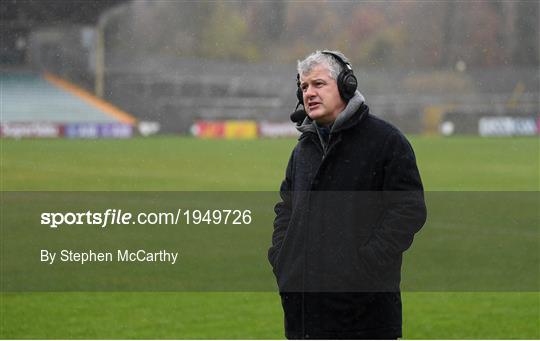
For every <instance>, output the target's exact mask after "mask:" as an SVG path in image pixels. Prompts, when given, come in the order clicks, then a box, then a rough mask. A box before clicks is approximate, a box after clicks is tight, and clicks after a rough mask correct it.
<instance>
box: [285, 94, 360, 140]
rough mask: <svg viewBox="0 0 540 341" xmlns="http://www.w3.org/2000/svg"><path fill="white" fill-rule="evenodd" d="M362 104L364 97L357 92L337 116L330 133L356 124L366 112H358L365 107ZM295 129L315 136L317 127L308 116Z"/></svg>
mask: <svg viewBox="0 0 540 341" xmlns="http://www.w3.org/2000/svg"><path fill="white" fill-rule="evenodd" d="M364 102H365V98H364V96H363V95H362V94H361V93H360V92H359V91H358V90H357V91H356V93H355V94H354V96H353V98H351V99H350V100H349V103H347V106H346V107H345V109H344V110H343V111H342V112H340V113H339V114H338V116H337V118H336V120H335V122H334V123H333V124H332V129H331V131H330V133H331V134H333V133H337V132H339V131H341V130H345V129H348V128H350V127H352V126H354V125H355V124H356V123H358V121H360V119H362V117H363V116H364V113H365V112H366V110H359V109H360V108H361V107H362V106H365V105H364ZM366 108H367V107H366ZM296 129H298V131H300V132H301V133H315V134H317V125H316V123H315V121H313V120H312V119H310V118H309V116H307V117H306V118H305V119H304V122H302V124H301V125H300V126H298V127H296Z"/></svg>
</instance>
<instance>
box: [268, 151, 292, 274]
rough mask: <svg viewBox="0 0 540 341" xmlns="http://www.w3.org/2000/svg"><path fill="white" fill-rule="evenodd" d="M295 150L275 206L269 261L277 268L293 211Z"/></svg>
mask: <svg viewBox="0 0 540 341" xmlns="http://www.w3.org/2000/svg"><path fill="white" fill-rule="evenodd" d="M293 159H294V151H293V153H292V154H291V157H290V158H289V163H288V165H287V170H286V172H285V179H284V180H283V182H282V183H281V187H280V190H279V195H280V197H281V201H280V202H278V203H277V204H276V206H275V207H274V212H275V213H276V217H275V219H274V232H273V233H272V246H271V247H270V249H268V261H269V262H270V264H271V265H272V268H274V269H275V267H276V262H277V259H278V256H279V252H280V250H281V246H282V244H283V240H284V239H285V234H286V233H287V228H288V226H289V221H290V219H291V211H292V193H291V191H292V180H291V179H292V169H293V162H294V161H293Z"/></svg>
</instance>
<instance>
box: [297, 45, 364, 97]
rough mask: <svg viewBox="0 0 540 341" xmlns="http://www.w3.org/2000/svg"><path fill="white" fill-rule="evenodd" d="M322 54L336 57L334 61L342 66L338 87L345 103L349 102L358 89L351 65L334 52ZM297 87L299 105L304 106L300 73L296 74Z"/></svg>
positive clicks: (325, 51) (326, 51)
mask: <svg viewBox="0 0 540 341" xmlns="http://www.w3.org/2000/svg"><path fill="white" fill-rule="evenodd" d="M321 53H324V54H327V55H330V56H332V57H334V59H335V60H337V61H338V62H339V64H340V65H341V67H342V70H341V72H340V73H339V75H338V77H337V87H338V91H339V95H340V96H341V98H342V99H343V100H344V101H345V102H348V101H349V100H350V99H351V98H353V96H354V93H355V91H356V88H357V87H358V80H357V79H356V76H355V75H354V72H353V69H352V66H351V64H350V63H349V62H346V61H344V60H343V59H342V58H341V57H340V56H339V55H338V54H336V53H334V52H331V51H328V50H324V51H321ZM296 87H297V88H296V98H298V103H299V104H304V94H303V92H302V89H301V88H300V74H299V73H297V74H296Z"/></svg>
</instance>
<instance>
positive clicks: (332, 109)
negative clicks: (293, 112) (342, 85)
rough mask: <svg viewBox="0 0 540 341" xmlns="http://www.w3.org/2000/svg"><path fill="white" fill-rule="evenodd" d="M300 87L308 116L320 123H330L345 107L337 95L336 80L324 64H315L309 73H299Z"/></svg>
mask: <svg viewBox="0 0 540 341" xmlns="http://www.w3.org/2000/svg"><path fill="white" fill-rule="evenodd" d="M300 88H301V89H302V93H303V94H304V106H305V108H306V112H307V114H308V115H309V117H310V118H311V119H312V120H314V121H316V122H317V123H320V124H330V123H332V122H334V121H335V120H336V117H337V115H338V114H339V113H340V112H342V111H343V109H345V106H346V104H345V102H344V101H343V99H341V96H339V91H338V87H337V82H336V80H335V79H332V77H331V76H330V70H328V67H327V66H326V65H324V64H319V65H316V66H315V67H314V68H313V69H312V70H311V71H310V72H309V73H306V74H302V75H300Z"/></svg>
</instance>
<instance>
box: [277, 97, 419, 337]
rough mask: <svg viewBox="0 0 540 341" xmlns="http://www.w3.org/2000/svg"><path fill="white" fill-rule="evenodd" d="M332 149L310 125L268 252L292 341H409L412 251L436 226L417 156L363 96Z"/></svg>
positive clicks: (291, 168)
mask: <svg viewBox="0 0 540 341" xmlns="http://www.w3.org/2000/svg"><path fill="white" fill-rule="evenodd" d="M359 96H361V95H359V93H357V96H355V97H354V98H353V99H351V101H350V102H349V104H348V106H347V108H346V109H345V111H344V112H342V113H341V114H340V115H339V116H338V120H336V122H335V123H334V125H333V127H332V130H331V133H330V137H329V140H328V143H327V144H326V145H325V144H324V142H323V140H322V139H321V136H320V134H319V133H318V131H317V129H316V128H315V127H316V126H315V124H312V123H311V122H310V121H309V120H306V121H305V122H304V123H305V124H304V125H303V126H302V127H301V128H300V130H301V131H303V134H302V135H301V136H300V138H299V142H298V144H297V145H296V147H295V149H294V151H293V153H292V155H291V158H290V160H289V164H288V166H287V171H286V177H285V180H284V181H283V183H282V185H281V190H280V194H281V198H282V201H281V202H279V203H278V204H277V205H276V207H275V212H276V218H275V221H274V233H273V237H272V247H271V248H270V250H269V252H268V258H269V261H270V263H271V265H272V267H273V270H274V274H275V276H276V279H277V282H278V286H279V290H280V292H281V295H282V302H283V307H284V311H285V321H286V334H287V336H288V337H289V338H350V337H352V338H366V337H377V336H385V337H399V336H400V335H401V299H400V295H399V283H400V270H401V257H402V253H403V252H404V251H405V250H406V249H407V248H409V246H410V245H411V243H412V240H413V236H414V234H415V233H416V232H417V231H418V230H419V229H420V228H421V227H422V225H423V224H424V222H425V219H426V208H425V204H424V198H423V188H422V183H421V180H420V176H419V173H418V169H417V166H416V160H415V156H414V153H413V150H412V148H411V146H410V144H409V142H408V141H407V139H406V138H405V137H404V136H403V134H402V133H401V132H400V131H399V130H398V129H397V128H395V127H393V126H392V125H390V124H389V123H386V122H385V121H383V120H381V119H378V118H376V117H374V116H372V115H371V114H370V113H369V108H368V107H367V105H365V103H364V102H363V98H361V97H359Z"/></svg>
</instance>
